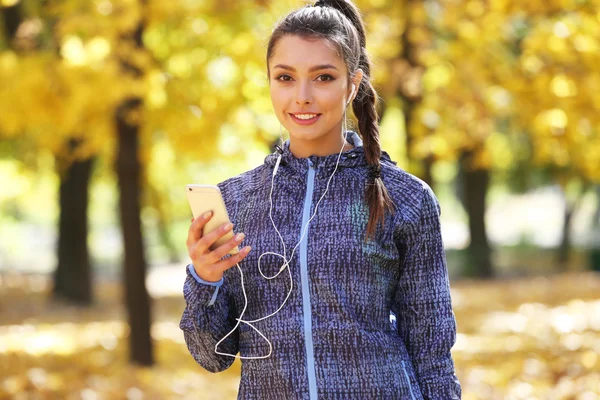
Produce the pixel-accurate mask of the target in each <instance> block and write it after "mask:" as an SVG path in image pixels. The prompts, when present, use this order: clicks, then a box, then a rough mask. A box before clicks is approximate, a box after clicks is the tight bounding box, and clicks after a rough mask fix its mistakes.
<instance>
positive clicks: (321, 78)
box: [317, 74, 335, 81]
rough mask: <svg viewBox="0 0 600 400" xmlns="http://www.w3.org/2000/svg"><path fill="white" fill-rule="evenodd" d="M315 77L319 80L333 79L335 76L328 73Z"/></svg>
mask: <svg viewBox="0 0 600 400" xmlns="http://www.w3.org/2000/svg"><path fill="white" fill-rule="evenodd" d="M317 79H319V80H321V81H333V80H335V78H334V77H333V76H331V75H328V74H323V75H319V76H318V77H317Z"/></svg>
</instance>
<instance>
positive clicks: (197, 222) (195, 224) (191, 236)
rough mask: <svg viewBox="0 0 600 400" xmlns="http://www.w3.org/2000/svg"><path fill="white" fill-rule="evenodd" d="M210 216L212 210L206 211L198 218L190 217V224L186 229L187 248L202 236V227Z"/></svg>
mask: <svg viewBox="0 0 600 400" xmlns="http://www.w3.org/2000/svg"><path fill="white" fill-rule="evenodd" d="M211 217H212V211H207V212H205V213H204V214H202V215H201V216H200V217H198V218H192V224H191V225H190V229H189V230H188V239H187V245H188V248H189V247H190V246H191V245H193V244H194V243H196V242H197V241H198V240H200V238H202V228H203V227H204V225H206V223H207V222H208V221H209V220H210V218H211Z"/></svg>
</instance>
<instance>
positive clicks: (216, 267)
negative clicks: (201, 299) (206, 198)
mask: <svg viewBox="0 0 600 400" xmlns="http://www.w3.org/2000/svg"><path fill="white" fill-rule="evenodd" d="M211 217H212V212H210V211H209V212H207V213H204V214H203V215H202V216H200V217H199V218H196V219H192V225H191V226H190V230H189V232H188V237H187V242H186V244H187V248H188V253H189V255H190V258H191V259H192V264H193V265H194V269H195V270H196V274H198V276H199V277H200V278H202V279H203V280H205V281H208V282H217V281H219V280H220V279H221V278H222V277H223V272H225V270H227V269H229V268H231V267H233V266H234V265H236V264H237V263H239V262H240V261H242V260H243V259H244V258H245V257H246V256H247V255H248V253H249V252H250V250H251V248H250V246H246V247H244V248H243V249H241V250H240V252H239V253H238V254H235V255H232V256H231V257H229V258H226V259H224V260H222V258H223V257H224V256H225V255H227V254H228V253H229V252H230V251H231V250H232V249H233V248H234V247H236V246H237V245H238V244H240V243H241V242H242V240H244V237H245V235H244V234H243V233H238V234H237V235H235V236H234V237H233V238H231V239H230V240H229V241H227V243H225V244H223V245H221V246H219V247H217V248H216V249H214V250H212V251H211V250H210V246H212V245H213V243H215V242H216V241H217V240H218V239H219V238H221V237H222V236H224V235H225V234H227V233H228V232H229V231H230V230H232V229H233V224H231V223H226V224H223V225H221V226H220V227H218V228H217V229H215V230H214V231H212V232H210V233H208V234H206V235H204V236H202V228H203V227H204V225H205V224H206V222H208V221H209V220H210V218H211Z"/></svg>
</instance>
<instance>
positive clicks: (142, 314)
mask: <svg viewBox="0 0 600 400" xmlns="http://www.w3.org/2000/svg"><path fill="white" fill-rule="evenodd" d="M141 104H142V101H141V99H139V98H132V99H129V100H126V101H125V102H124V103H123V104H122V105H121V106H120V107H119V109H118V110H117V115H116V123H117V134H118V149H119V150H118V155H117V176H118V180H119V193H120V198H119V206H120V207H119V208H120V217H121V228H122V231H123V243H124V250H125V260H124V261H125V265H124V266H123V271H124V282H125V304H126V308H127V315H128V322H129V328H130V334H129V349H130V360H131V361H132V362H133V363H137V364H141V365H152V364H153V363H154V357H153V349H152V340H151V337H150V327H151V321H150V298H149V296H148V291H147V289H146V284H145V282H146V259H145V257H144V245H143V239H142V229H141V218H140V211H141V210H140V197H141V196H140V192H141V180H140V175H141V174H140V171H141V164H140V161H139V157H138V136H139V125H138V123H137V122H135V123H133V124H129V123H128V122H127V121H126V115H128V113H130V112H132V111H139V108H140V107H141Z"/></svg>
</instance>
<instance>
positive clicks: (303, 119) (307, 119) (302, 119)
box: [290, 113, 321, 125]
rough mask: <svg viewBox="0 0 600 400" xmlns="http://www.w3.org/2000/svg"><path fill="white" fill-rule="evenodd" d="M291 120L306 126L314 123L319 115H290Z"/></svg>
mask: <svg viewBox="0 0 600 400" xmlns="http://www.w3.org/2000/svg"><path fill="white" fill-rule="evenodd" d="M290 116H291V117H292V119H293V120H294V121H295V122H296V123H298V124H301V125H308V124H312V123H314V122H316V121H317V120H318V119H319V117H320V116H321V114H316V113H304V114H290Z"/></svg>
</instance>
